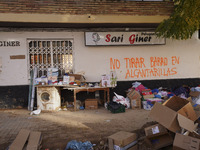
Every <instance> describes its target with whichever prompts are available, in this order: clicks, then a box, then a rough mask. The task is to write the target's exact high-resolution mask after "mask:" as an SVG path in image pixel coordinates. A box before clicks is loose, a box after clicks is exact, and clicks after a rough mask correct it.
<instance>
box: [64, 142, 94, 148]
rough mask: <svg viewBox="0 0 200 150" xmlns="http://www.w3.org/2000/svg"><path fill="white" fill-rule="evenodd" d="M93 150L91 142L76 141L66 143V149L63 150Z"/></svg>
mask: <svg viewBox="0 0 200 150" xmlns="http://www.w3.org/2000/svg"><path fill="white" fill-rule="evenodd" d="M69 149H71V150H93V145H92V143H91V142H89V141H86V142H77V141H76V140H72V141H70V142H68V143H67V147H66V148H65V150H69Z"/></svg>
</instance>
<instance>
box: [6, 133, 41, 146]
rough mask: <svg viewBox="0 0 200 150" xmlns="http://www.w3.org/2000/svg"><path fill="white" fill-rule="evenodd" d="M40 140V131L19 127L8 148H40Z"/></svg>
mask: <svg viewBox="0 0 200 150" xmlns="http://www.w3.org/2000/svg"><path fill="white" fill-rule="evenodd" d="M41 142H42V136H41V132H36V131H30V130H27V129H21V130H20V131H19V133H18V135H17V137H16V138H15V140H14V141H13V143H12V144H11V145H10V146H9V148H8V150H24V149H26V150H40V149H41Z"/></svg>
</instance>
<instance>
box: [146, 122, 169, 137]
mask: <svg viewBox="0 0 200 150" xmlns="http://www.w3.org/2000/svg"><path fill="white" fill-rule="evenodd" d="M144 131H145V135H146V137H147V138H152V137H156V136H159V135H163V134H167V133H168V132H167V129H166V128H165V127H164V126H162V125H161V124H155V125H152V126H150V127H147V128H145V129H144Z"/></svg>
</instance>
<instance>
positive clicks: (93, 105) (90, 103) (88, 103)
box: [85, 99, 98, 109]
mask: <svg viewBox="0 0 200 150" xmlns="http://www.w3.org/2000/svg"><path fill="white" fill-rule="evenodd" d="M85 109H98V100H97V99H86V100H85Z"/></svg>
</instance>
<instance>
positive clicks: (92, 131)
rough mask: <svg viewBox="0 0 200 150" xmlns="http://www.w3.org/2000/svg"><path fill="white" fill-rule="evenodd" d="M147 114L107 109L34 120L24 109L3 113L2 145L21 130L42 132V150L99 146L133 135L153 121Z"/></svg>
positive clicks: (0, 117) (0, 122)
mask: <svg viewBox="0 0 200 150" xmlns="http://www.w3.org/2000/svg"><path fill="white" fill-rule="evenodd" d="M148 114H149V111H146V110H131V109H128V110H126V112H125V113H119V114H112V113H110V112H109V111H108V110H106V109H104V108H100V109H97V110H81V111H76V112H71V111H68V110H67V111H59V112H42V113H41V114H40V115H38V116H31V115H30V112H29V111H28V110H25V109H14V110H0V137H1V138H0V145H1V148H0V149H2V150H5V149H6V148H7V147H8V146H9V145H10V144H11V143H12V141H13V140H14V139H15V137H16V135H17V134H18V132H19V131H20V129H29V130H33V131H40V132H42V136H43V140H42V149H46V148H48V149H50V150H56V149H59V150H63V149H64V148H65V147H66V145H67V143H68V142H69V141H71V140H77V141H91V142H92V143H94V144H95V143H97V142H98V141H100V140H102V139H104V138H106V137H107V136H109V135H111V134H113V133H115V132H117V131H121V130H124V131H130V132H131V131H134V130H135V129H139V128H141V126H142V125H144V124H145V123H146V122H149V121H151V119H149V117H148Z"/></svg>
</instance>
